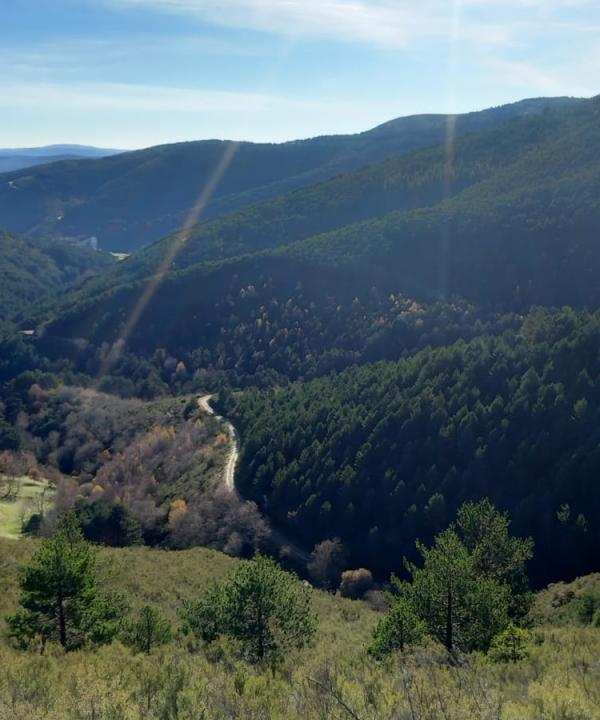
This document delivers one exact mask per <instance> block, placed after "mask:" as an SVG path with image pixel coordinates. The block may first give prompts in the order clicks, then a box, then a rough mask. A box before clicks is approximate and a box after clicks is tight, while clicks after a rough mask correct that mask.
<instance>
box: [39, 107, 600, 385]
mask: <svg viewBox="0 0 600 720" xmlns="http://www.w3.org/2000/svg"><path fill="white" fill-rule="evenodd" d="M597 119H598V100H594V101H588V102H586V103H581V104H579V105H577V106H576V107H575V108H567V109H566V110H562V111H556V112H554V113H552V112H549V113H547V114H546V115H544V116H543V117H540V118H533V119H525V120H519V121H516V122H515V123H513V124H511V125H509V126H507V127H506V128H502V129H499V130H492V131H489V132H488V133H485V134H483V135H481V136H472V137H468V138H464V139H463V140H461V141H460V142H458V143H457V145H456V148H455V163H454V165H452V167H453V168H454V170H453V171H452V172H451V176H450V180H448V178H447V177H446V175H447V173H446V171H445V170H444V168H445V161H444V157H445V155H444V152H443V151H442V150H427V151H421V152H419V153H416V154H414V155H410V156H407V157H406V158H403V159H401V160H398V161H390V162H387V163H384V165H382V166H374V167H373V168H369V169H367V170H365V171H361V172H359V173H358V174H356V175H350V176H345V177H343V178H340V179H339V180H335V181H332V182H330V183H325V184H322V185H318V186H316V187H315V188H311V189H308V190H303V191H299V192H298V193H296V194H294V195H292V196H289V197H288V198H284V199H282V200H277V201H273V202H271V203H268V204H266V205H259V206H256V207H255V208H251V209H248V210H245V211H242V212H241V213H240V214H235V215H232V216H229V217H225V218H222V219H218V220H215V221H214V222H212V223H208V224H206V225H203V226H199V228H198V230H197V231H195V232H194V233H192V236H191V238H190V240H189V243H188V244H185V243H184V244H183V249H182V250H181V254H180V259H177V250H178V246H177V245H178V243H180V242H181V239H180V238H178V237H177V236H174V237H172V238H170V239H168V240H166V241H164V242H163V243H158V244H157V245H155V246H153V247H152V248H149V249H148V250H147V251H144V252H142V253H141V254H140V257H139V258H135V257H134V258H130V259H128V260H127V261H125V262H124V263H122V264H121V266H119V267H118V268H116V269H115V271H114V272H112V273H109V274H108V275H107V276H104V277H103V278H99V279H98V280H97V281H92V282H90V283H87V284H86V285H84V286H83V287H82V288H81V290H80V291H78V292H75V293H73V294H70V295H69V296H67V297H66V298H65V299H64V303H63V304H62V305H63V306H62V307H61V305H60V304H59V305H58V306H57V307H56V308H53V309H52V310H50V311H49V310H48V309H47V308H43V309H42V310H41V312H40V313H38V314H37V320H36V321H40V320H43V319H50V322H49V323H47V324H46V326H45V330H46V333H47V338H49V339H50V340H52V338H56V337H59V338H69V337H71V338H74V337H83V338H87V339H88V340H91V341H92V342H93V343H94V345H96V346H99V345H100V344H101V343H102V342H105V341H107V342H109V343H112V342H115V341H116V340H117V339H118V338H119V337H120V334H121V332H122V331H123V328H124V327H125V326H126V324H127V320H128V319H129V318H131V317H132V315H133V314H134V308H135V307H136V306H137V303H138V299H139V298H140V297H145V291H146V288H147V286H148V284H149V283H150V278H149V274H150V273H152V271H156V268H157V267H159V268H160V270H159V272H160V282H159V283H158V284H157V287H156V288H155V289H154V291H153V292H152V293H150V294H149V295H148V297H147V298H145V301H144V306H143V308H141V309H142V310H143V312H142V314H141V316H140V318H139V321H138V322H137V323H136V324H135V325H134V326H133V327H132V328H130V329H129V330H128V347H129V348H131V349H132V350H133V351H135V352H137V353H144V354H147V353H151V352H152V350H153V348H156V347H166V348H167V349H168V350H169V351H170V352H172V353H173V354H175V355H183V354H186V357H187V358H188V361H190V362H191V364H192V366H194V365H196V366H197V367H206V366H207V365H211V366H217V367H222V368H231V369H233V368H235V369H236V371H239V372H241V373H254V372H255V368H254V367H252V360H248V359H247V356H248V355H253V356H254V361H255V362H254V365H256V364H257V363H259V364H262V365H263V367H266V368H267V369H274V370H276V371H277V372H282V373H283V374H288V375H290V376H292V377H295V376H298V375H299V374H304V372H303V371H298V370H293V369H292V366H293V365H294V364H295V362H296V361H295V360H291V359H289V358H285V359H284V360H283V361H280V360H278V361H277V362H275V361H272V360H271V359H270V358H271V356H272V355H273V354H276V353H277V351H278V350H282V345H281V343H282V342H284V341H285V344H286V347H287V346H288V345H290V344H291V346H292V348H291V349H292V353H293V354H296V350H294V346H295V345H296V344H297V343H301V344H302V345H303V351H302V352H303V359H302V360H301V361H300V362H301V363H305V362H306V357H307V355H310V356H311V357H313V356H315V355H320V354H322V353H323V352H329V351H336V352H337V351H338V350H342V351H346V350H348V351H350V352H353V351H354V349H355V348H356V346H357V345H358V344H360V346H361V347H364V342H363V340H364V335H365V333H366V334H367V335H368V336H371V335H374V334H377V335H378V336H380V337H381V334H382V333H383V334H384V335H385V333H386V332H387V330H388V326H389V323H390V322H391V323H393V322H394V317H395V315H396V314H397V313H395V311H394V310H392V311H391V317H390V308H389V305H390V303H392V304H393V303H394V302H395V299H396V298H401V300H402V298H404V299H406V298H409V299H411V300H416V301H417V303H421V304H423V303H424V304H429V303H435V302H437V301H445V302H450V303H454V301H455V300H457V301H458V303H459V304H460V303H461V302H463V299H466V300H467V301H468V302H470V303H472V304H474V305H475V307H476V309H477V310H476V311H477V312H478V313H490V312H500V313H506V312H513V311H516V312H524V311H527V310H528V308H529V307H530V306H531V305H533V304H547V305H551V306H553V305H558V306H560V305H563V304H571V305H575V306H580V307H582V306H590V307H597V306H598V304H599V301H600V296H599V295H598V285H597V283H596V281H595V269H596V268H597V267H598V266H599V265H600V258H598V245H597V243H596V242H595V238H596V231H595V228H596V227H597V224H598V222H599V221H600V206H599V205H598V199H597V197H598V196H597V194H596V192H595V188H596V187H597V186H598V185H599V183H600V175H599V173H600V171H599V170H598V167H600V166H599V164H598V158H599V157H600V139H599V136H598V132H597ZM388 178H389V183H390V184H389V188H390V189H389V193H390V194H389V196H386V195H385V193H384V194H383V195H381V193H379V188H381V187H382V185H383V186H385V184H386V182H388ZM469 186H470V187H469ZM415 188H420V189H421V190H422V189H423V188H428V189H427V192H426V195H427V196H428V197H427V199H423V198H424V196H421V199H418V198H419V192H420V190H416V189H415ZM444 188H450V189H449V190H448V193H447V199H446V200H445V201H444V202H437V204H436V199H437V200H439V199H441V198H443V197H444ZM453 188H454V189H453ZM461 188H462V191H461ZM453 193H454V196H453V197H450V196H451V195H452V194H453ZM338 198H340V199H339V200H338ZM374 198H378V199H377V201H375V199H374ZM382 198H383V199H382ZM420 202H421V203H424V206H422V207H415V206H418V205H419V203H420ZM382 203H383V204H384V205H388V204H391V205H392V206H394V204H396V205H400V206H401V205H402V203H405V204H408V205H409V206H410V205H412V208H411V209H408V210H395V211H393V212H391V213H387V214H386V213H385V210H383V211H382V209H381V208H382ZM428 203H429V204H428ZM369 208H370V209H369ZM357 212H358V213H364V214H368V213H369V212H373V213H375V215H376V216H375V217H374V218H373V219H370V220H365V221H363V222H358V223H354V224H350V225H348V224H345V225H344V223H347V222H348V221H350V222H352V220H353V219H355V218H356V213H357ZM382 213H383V214H382ZM336 218H337V220H336ZM336 222H339V223H341V224H342V225H343V226H342V227H339V228H337V229H332V230H329V232H325V233H321V234H318V235H315V236H313V237H304V236H305V235H306V234H307V233H309V234H310V232H311V229H310V228H311V226H312V227H313V228H314V227H315V226H316V227H317V228H323V227H327V226H328V225H329V226H332V225H334V224H335V223H336ZM286 243H287V244H286ZM268 245H271V246H272V249H270V250H264V251H261V252H258V253H257V252H255V250H256V249H257V247H258V248H261V247H265V246H268ZM277 245H279V246H278V247H277ZM273 246H275V247H273ZM242 250H243V251H245V252H248V253H253V254H247V255H244V256H242V257H240V258H231V259H228V260H222V259H221V260H219V259H218V258H220V257H223V256H227V255H228V254H229V255H230V254H234V253H239V252H242ZM171 257H173V258H174V260H173V262H174V265H173V263H171V264H169V265H168V266H166V267H164V268H163V267H161V262H163V261H164V259H165V258H166V259H167V260H169V259H170V258H171ZM203 257H204V258H209V259H211V261H210V262H208V261H207V262H200V263H197V264H196V265H194V264H193V263H194V261H197V260H198V259H202V258H203ZM391 296H393V298H394V299H393V300H390V297H391ZM403 301H404V300H403ZM353 313H355V314H357V315H358V318H356V320H355V321H352V320H348V315H352V314H353ZM57 316H58V317H57ZM54 318H57V319H56V320H54ZM356 322H358V323H359V324H360V323H361V322H364V325H365V329H364V331H362V335H361V336H360V337H359V336H358V335H357V333H356V331H355V329H354V326H355V324H356ZM290 335H291V337H290ZM275 336H276V337H275ZM380 345H381V347H382V348H383V352H386V348H387V349H388V350H389V352H390V354H389V355H383V356H382V355H380V356H379V357H395V355H394V353H395V352H396V350H397V348H396V346H388V345H386V344H385V343H380ZM195 351H196V354H195V355H194V352H195ZM200 351H201V354H200V355H198V352H200ZM288 352H289V351H288V350H287V349H286V351H285V353H288ZM359 352H361V354H362V351H359ZM255 353H258V354H257V355H254V354H255ZM240 356H241V357H240ZM194 358H195V359H194ZM371 359H376V358H373V357H371ZM338 367H339V366H338Z"/></svg>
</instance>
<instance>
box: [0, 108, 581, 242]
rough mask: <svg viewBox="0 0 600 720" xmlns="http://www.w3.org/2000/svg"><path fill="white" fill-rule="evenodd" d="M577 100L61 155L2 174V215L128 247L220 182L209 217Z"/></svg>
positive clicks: (151, 237)
mask: <svg viewBox="0 0 600 720" xmlns="http://www.w3.org/2000/svg"><path fill="white" fill-rule="evenodd" d="M578 102H579V101H578V100H576V99H573V98H541V99H533V100H525V101H521V102H518V103H514V104H512V105H506V106H502V107H498V108H492V109H488V110H484V111H480V112H473V113H467V114H464V115H458V116H456V117H451V118H450V119H449V118H448V116H446V115H416V116H412V117H406V118H399V119H397V120H393V121H391V122H388V123H385V124H384V125H381V126H379V127H377V128H374V129H373V130H370V131H367V132H364V133H360V134H357V135H338V136H327V137H317V138H313V139H309V140H300V141H295V142H288V143H282V144H253V143H230V142H221V141H217V140H205V141H197V142H188V143H177V144H174V145H163V146H159V147H153V148H149V149H147V150H138V151H134V152H128V153H121V154H119V155H114V156H111V157H104V158H100V159H96V160H81V159H79V160H66V161H62V162H56V163H52V164H51V165H44V166H41V167H38V168H35V169H33V170H28V171H27V172H26V173H24V172H22V171H15V172H11V173H5V174H3V175H0V224H1V225H2V227H4V228H5V229H6V230H9V231H11V232H15V233H21V234H27V235H33V236H36V237H44V238H47V239H48V238H50V239H52V238H64V237H85V236H92V235H93V236H95V237H97V238H98V241H99V246H100V248H102V249H104V250H112V251H119V252H122V251H127V252H128V251H131V250H134V249H136V248H139V247H141V246H143V245H146V244H148V243H151V242H153V241H155V240H158V239H160V238H161V237H163V236H164V235H166V234H168V233H170V232H172V231H173V230H175V229H176V228H178V227H180V226H181V225H182V224H183V223H184V222H185V221H186V218H187V217H188V216H189V213H190V211H191V209H192V208H193V207H194V206H195V205H196V204H197V202H198V200H199V198H202V196H203V193H204V192H205V189H206V188H207V187H208V186H210V185H211V184H213V183H214V187H211V192H210V194H209V196H207V198H206V203H205V207H204V211H203V216H204V217H211V216H215V215H217V214H221V213H223V212H228V211H232V210H235V209H237V208H240V207H244V206H249V205H252V204H254V203H256V202H259V201H261V200H264V199H267V198H271V197H275V196H278V195H281V194H283V193H286V192H289V191H292V190H294V189H297V188H300V187H304V186H308V185H313V184H315V183H317V182H320V181H322V180H325V179H328V178H331V177H334V176H336V175H338V174H340V173H345V172H348V171H351V170H353V169H356V168H359V167H362V166H364V165H367V164H369V163H373V162H378V161H381V160H383V159H385V158H388V157H392V156H397V155H400V154H403V153H406V152H407V151H410V150H413V149H415V148H420V147H425V146H428V145H436V144H440V143H443V142H445V141H446V138H447V137H448V134H449V133H450V137H453V136H454V135H455V134H456V135H464V134H467V133H471V132H475V131H481V130H485V129H490V128H493V127H497V126H499V125H502V124H504V123H506V122H508V121H510V120H511V119H514V118H518V117H523V116H530V115H538V114H543V113H544V112H545V111H547V110H548V109H549V108H551V107H562V106H566V105H577V104H578ZM63 151H64V149H63ZM223 162H224V163H225V164H226V166H225V165H222V163H223ZM215 180H218V182H215Z"/></svg>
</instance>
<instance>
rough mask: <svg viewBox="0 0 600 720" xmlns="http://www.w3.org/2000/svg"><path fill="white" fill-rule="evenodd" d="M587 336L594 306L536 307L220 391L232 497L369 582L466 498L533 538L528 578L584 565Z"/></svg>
mask: <svg viewBox="0 0 600 720" xmlns="http://www.w3.org/2000/svg"><path fill="white" fill-rule="evenodd" d="M599 342H600V315H598V313H596V314H594V315H585V314H584V315H577V314H575V313H573V312H572V311H564V312H561V313H558V314H555V315H554V314H551V313H548V312H547V311H544V310H541V309H540V310H536V311H534V312H532V313H531V314H530V315H529V316H528V317H527V318H526V319H525V320H524V322H523V324H522V326H521V328H520V329H519V330H518V331H517V332H515V331H506V332H505V333H503V334H502V335H500V336H498V337H495V338H493V337H490V336H483V337H480V338H476V339H474V340H473V341H471V342H470V343H465V342H463V341H459V342H457V343H455V344H452V345H448V346H446V347H443V348H438V349H427V350H423V351H422V352H420V353H418V354H416V355H414V356H412V357H410V358H407V359H405V360H402V361H400V362H396V363H376V364H370V365H366V366H364V367H362V368H353V369H350V370H347V371H345V372H343V373H340V374H339V375H333V376H330V377H327V378H323V379H319V380H314V381H312V382H310V383H302V384H301V383H298V384H295V385H292V386H290V387H289V388H288V389H285V390H281V389H276V390H273V391H269V392H265V391H246V392H244V393H242V394H241V395H235V396H234V397H233V398H229V399H228V400H226V408H227V410H228V412H230V413H232V416H233V417H234V418H235V420H236V421H237V422H238V424H239V428H240V431H241V435H242V438H243V439H244V442H243V452H242V464H241V471H240V476H239V484H240V488H241V489H242V492H243V493H244V494H246V495H247V496H248V497H253V498H255V499H256V500H258V501H259V503H260V504H261V505H262V506H263V507H264V508H265V509H266V510H267V512H268V514H269V516H270V517H271V518H273V520H274V521H275V522H277V523H279V524H280V525H283V526H285V527H287V528H289V529H290V530H291V531H293V533H294V534H295V536H296V537H298V538H299V539H301V540H302V541H304V542H305V543H306V544H307V545H312V544H314V543H316V542H318V541H320V540H323V539H325V538H328V537H333V536H339V537H340V538H342V540H343V542H344V544H345V545H346V547H347V549H348V551H349V552H350V553H351V555H352V558H353V563H354V564H357V565H361V564H363V565H366V566H367V567H370V568H373V569H375V570H377V571H379V572H380V573H382V574H384V575H385V574H386V573H388V572H389V571H390V570H398V569H399V568H400V567H401V558H402V557H403V556H405V555H408V556H411V554H412V552H413V538H414V537H415V536H420V537H428V538H430V537H432V536H433V535H434V534H435V533H437V532H439V531H440V530H441V529H442V528H443V527H445V526H446V525H447V524H448V522H449V519H450V518H451V517H452V516H453V515H454V513H455V511H456V509H457V507H458V506H460V505H461V504H462V503H463V502H464V501H465V500H472V499H477V498H480V497H489V498H491V499H492V500H493V501H494V502H495V503H496V504H497V505H498V506H499V507H501V508H504V509H507V510H509V512H510V515H511V517H512V518H513V526H514V529H515V532H517V534H526V533H527V534H531V535H532V536H533V537H534V540H535V541H536V556H535V564H534V566H533V568H532V572H533V577H534V578H535V580H536V582H538V583H540V582H548V581H550V580H557V579H560V578H565V577H570V576H572V575H574V574H577V573H581V572H584V571H588V570H590V569H594V568H595V567H597V558H596V555H597V549H598V546H599V543H600V525H599V524H598V517H599V516H600V505H599V504H598V494H597V492H596V476H597V468H598V462H599V461H600V457H599V456H598V447H599V446H600V436H599V434H598V429H597V428H598V417H599V412H600V410H599V407H600V405H599V403H600V384H599V381H600V365H599V363H598V352H597V348H598V344H599Z"/></svg>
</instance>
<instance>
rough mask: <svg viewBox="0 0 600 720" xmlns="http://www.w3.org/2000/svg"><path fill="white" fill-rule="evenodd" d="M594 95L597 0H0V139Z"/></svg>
mask: <svg viewBox="0 0 600 720" xmlns="http://www.w3.org/2000/svg"><path fill="white" fill-rule="evenodd" d="M596 94H600V0H0V147H32V146H39V145H46V144H53V143H80V144H91V145H97V146H102V147H111V148H123V149H125V148H139V147H147V146H150V145H156V144H161V143H168V142H176V141H181V140H198V139H205V138H222V139H225V138H227V139H236V140H253V141H258V142H280V141H285V140H291V139H296V138H304V137H313V136H315V135H322V134H329V133H348V132H360V131H362V130H366V129H368V128H370V127H374V126H375V125H378V124H379V123H382V122H385V121H387V120H390V119H392V118H395V117H399V116H403V115H411V114H415V113H427V112H442V113H446V112H448V113H454V112H466V111H470V110H477V109H482V108H484V107H490V106H495V105H501V104H504V103H508V102H513V101H515V100H518V99H521V98H525V97H538V96H548V95H553V96H554V95H574V96H585V97H589V96H592V95H596Z"/></svg>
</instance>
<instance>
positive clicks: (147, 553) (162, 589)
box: [0, 539, 600, 720]
mask: <svg viewBox="0 0 600 720" xmlns="http://www.w3.org/2000/svg"><path fill="white" fill-rule="evenodd" d="M35 546H36V543H35V542H34V541H22V542H10V541H6V540H1V539H0V582H1V584H2V588H3V592H2V594H0V613H1V614H3V613H5V612H7V611H10V610H12V609H13V608H14V607H15V603H16V599H17V588H16V578H17V576H18V573H19V570H20V568H21V567H22V565H23V563H24V562H26V561H27V559H28V557H29V556H30V555H31V553H32V551H33V550H34V549H35ZM99 554H100V558H101V561H102V563H103V565H104V567H105V568H107V569H110V576H111V580H110V584H111V585H113V586H114V587H117V588H119V589H125V590H127V591H128V592H129V593H130V594H135V598H134V600H135V602H134V605H139V604H140V603H142V602H150V603H153V604H157V605H159V606H160V607H161V608H162V609H163V611H164V612H165V613H166V614H167V615H169V616H170V617H171V618H172V619H175V617H176V608H177V606H178V605H179V603H180V601H181V600H182V599H184V598H191V597H194V596H195V595H196V594H197V593H199V592H202V591H203V589H204V588H205V587H206V585H207V583H208V582H209V581H210V580H212V579H217V578H221V577H223V576H224V574H225V573H226V572H227V571H228V570H229V569H231V568H232V567H233V566H234V565H235V563H236V562H237V561H235V560H232V559H231V558H227V557H225V556H223V555H220V554H218V553H216V552H212V551H209V550H204V549H200V548H198V549H195V550H189V551H183V552H172V553H167V552H164V551H157V550H148V549H142V548H139V549H128V550H109V549H101V550H100V553H99ZM313 597H314V605H315V608H316V610H317V612H318V614H319V618H320V627H319V633H318V638H317V641H316V644H315V646H314V647H312V648H309V649H307V650H305V651H303V652H302V653H301V654H300V655H295V654H294V655H292V656H290V657H289V658H287V659H286V661H285V662H284V664H283V666H282V667H281V668H280V669H279V670H277V671H276V672H274V673H271V672H262V671H260V670H259V671H256V670H253V669H252V668H249V667H248V666H246V665H244V664H243V663H242V662H240V661H239V660H236V659H235V657H234V656H233V655H232V654H231V652H230V651H229V650H228V648H227V646H226V645H217V646H215V647H213V648H209V649H205V650H202V649H200V650H195V651H194V652H190V650H189V649H188V647H187V643H186V641H184V640H179V641H177V642H174V643H171V644H169V645H168V646H166V647H164V648H160V649H158V650H155V651H153V653H152V655H150V656H148V657H146V656H141V655H138V656H132V655H131V653H130V652H129V651H128V650H126V649H124V648H122V647H121V646H120V645H119V644H113V645H111V646H109V647H104V648H101V649H100V650H97V651H89V650H86V651H81V652H77V653H73V654H71V655H69V656H66V657H65V656H62V655H61V654H60V653H56V652H54V651H50V652H48V653H46V654H45V655H44V656H39V655H35V654H32V653H21V652H17V651H14V650H11V649H10V648H9V647H8V646H7V645H6V644H5V643H0V662H2V665H3V668H4V672H3V673H2V676H1V677H0V718H1V720H8V719H9V718H10V720H21V719H22V720H26V719H29V718H32V717H35V718H36V720H92V718H93V719H94V720H109V719H116V718H119V720H142V719H143V720H166V719H167V718H168V719H169V720H198V718H206V720H209V719H210V720H217V719H221V718H222V719H225V718H244V719H246V718H247V719H248V720H251V719H252V720H258V719H259V718H260V719H263V720H300V718H302V720H324V719H325V718H340V719H344V718H352V717H354V718H360V719H361V720H398V719H399V718H414V719H415V720H540V719H541V718H544V720H598V719H599V718H600V667H599V666H598V662H597V659H598V657H600V632H598V631H597V630H592V629H588V628H551V627H547V628H541V629H538V630H537V631H536V633H535V635H536V642H535V643H534V644H533V645H532V647H531V658H530V659H529V660H528V661H526V662H523V663H520V664H518V665H514V666H513V665H492V664H490V663H488V662H486V661H485V660H484V659H483V658H477V657H474V658H471V659H468V660H467V661H466V662H465V663H463V664H461V665H459V666H455V667H449V666H448V665H447V664H446V663H444V662H443V659H442V656H441V655H440V654H439V651H438V650H437V649H436V648H433V647H426V648H424V649H421V650H418V651H416V652H415V653H414V654H411V655H409V656H407V657H406V658H405V659H404V660H403V661H402V662H398V661H396V660H392V661H391V662H390V663H389V664H385V665H377V664H375V663H373V662H372V661H370V660H369V659H368V658H367V657H366V656H365V654H364V644H365V642H366V641H367V639H368V636H369V633H370V629H371V627H372V626H373V623H374V621H375V620H376V617H377V616H376V615H375V614H374V613H373V612H371V611H370V610H368V609H367V608H366V607H365V606H364V605H363V604H362V603H360V602H351V601H347V600H341V599H340V598H337V597H332V596H328V595H325V594H323V593H320V592H315V593H314V596H313Z"/></svg>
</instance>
